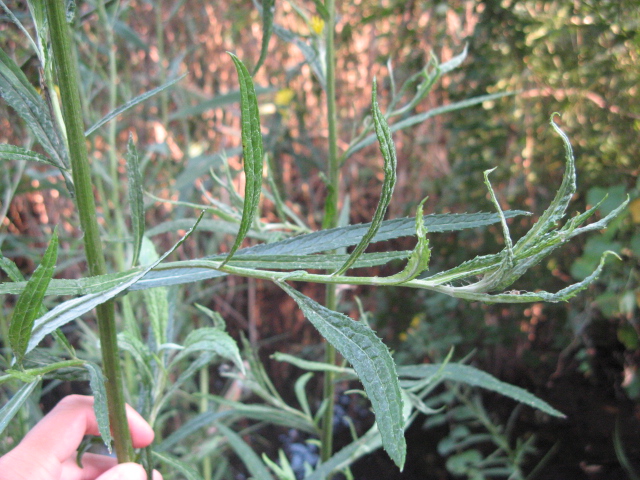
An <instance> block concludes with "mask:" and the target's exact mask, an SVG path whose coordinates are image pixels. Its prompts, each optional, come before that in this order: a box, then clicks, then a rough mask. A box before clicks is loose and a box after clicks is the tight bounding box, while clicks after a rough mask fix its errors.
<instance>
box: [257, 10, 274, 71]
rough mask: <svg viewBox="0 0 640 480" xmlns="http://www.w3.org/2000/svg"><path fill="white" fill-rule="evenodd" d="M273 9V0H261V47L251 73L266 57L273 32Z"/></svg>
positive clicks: (258, 67) (258, 68)
mask: <svg viewBox="0 0 640 480" xmlns="http://www.w3.org/2000/svg"><path fill="white" fill-rule="evenodd" d="M274 11H275V0H262V48H261V49H260V58H259V59H258V63H256V66H255V67H254V68H253V75H255V74H256V72H257V71H258V70H260V67H261V66H262V64H263V63H264V61H265V60H266V59H267V54H268V53H269V40H271V34H272V33H273V14H274Z"/></svg>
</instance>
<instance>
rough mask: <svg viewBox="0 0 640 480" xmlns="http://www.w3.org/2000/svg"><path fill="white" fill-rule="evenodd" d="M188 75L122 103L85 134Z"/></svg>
mask: <svg viewBox="0 0 640 480" xmlns="http://www.w3.org/2000/svg"><path fill="white" fill-rule="evenodd" d="M186 76H187V74H186V73H185V74H183V75H180V76H179V77H178V78H174V79H173V80H170V81H168V82H167V83H165V84H164V85H160V86H159V87H157V88H154V89H153V90H149V91H148V92H145V93H143V94H141V95H138V96H137V97H135V98H133V99H131V100H129V101H128V102H127V103H125V104H124V105H120V106H119V107H118V108H116V109H114V110H112V111H111V112H109V113H107V114H106V115H105V116H104V117H102V118H101V119H100V120H98V121H97V122H96V123H95V124H93V125H92V126H91V127H89V128H88V129H87V130H85V132H84V135H85V136H86V137H88V136H89V135H91V134H92V133H93V132H95V131H96V130H97V129H99V128H100V127H101V126H103V125H104V124H106V123H109V122H110V121H111V120H113V119H114V118H116V117H117V116H118V115H120V114H121V113H124V112H126V111H127V110H129V109H130V108H133V107H135V106H136V105H138V104H139V103H142V102H144V101H145V100H147V99H149V98H151V97H153V96H154V95H156V94H158V93H160V92H162V91H164V90H166V89H168V88H170V87H172V86H174V85H175V84H176V83H178V82H179V81H180V80H182V79H183V78H184V77H186Z"/></svg>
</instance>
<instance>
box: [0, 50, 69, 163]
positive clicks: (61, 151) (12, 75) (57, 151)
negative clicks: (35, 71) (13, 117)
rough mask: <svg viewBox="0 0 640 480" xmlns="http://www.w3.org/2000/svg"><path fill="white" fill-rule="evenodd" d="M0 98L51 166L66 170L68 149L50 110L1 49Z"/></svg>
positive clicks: (18, 68)
mask: <svg viewBox="0 0 640 480" xmlns="http://www.w3.org/2000/svg"><path fill="white" fill-rule="evenodd" d="M0 97H2V98H4V100H5V101H6V102H7V103H8V104H9V105H10V106H11V108H13V109H14V110H15V111H16V113H17V114H18V115H20V117H21V118H22V119H23V120H24V121H25V123H26V124H27V125H28V126H29V128H30V129H31V130H32V131H33V133H34V135H35V137H36V138H37V139H38V142H40V144H41V145H42V147H43V148H44V150H45V151H46V152H47V154H48V155H49V156H50V157H51V159H52V161H53V163H54V164H55V165H56V166H57V167H58V168H60V169H64V168H67V167H68V165H69V161H68V153H67V148H66V145H65V143H64V142H63V140H62V136H61V135H60V132H59V131H58V128H57V127H56V124H55V122H54V120H53V118H52V117H51V114H50V113H49V108H48V107H47V105H46V103H45V101H44V100H43V99H42V97H41V96H40V95H38V92H36V90H35V88H33V86H32V85H31V84H30V83H29V81H28V80H27V77H26V76H25V75H24V73H23V72H22V70H21V69H20V67H18V66H17V65H16V64H15V62H14V61H13V60H12V59H11V58H10V57H9V56H8V55H7V54H6V53H5V52H4V51H3V50H2V49H1V48H0Z"/></svg>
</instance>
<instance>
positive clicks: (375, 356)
mask: <svg viewBox="0 0 640 480" xmlns="http://www.w3.org/2000/svg"><path fill="white" fill-rule="evenodd" d="M280 286H281V287H282V288H283V289H284V290H285V291H286V292H287V293H288V294H289V295H290V296H291V297H292V298H293V299H294V300H295V301H296V303H297V304H298V306H299V307H300V308H301V309H302V312H303V313H304V315H305V317H307V319H308V320H309V321H310V322H311V323H312V324H313V326H314V327H316V329H317V330H318V331H319V332H320V334H321V335H322V336H323V337H324V338H325V339H326V340H327V341H328V342H329V343H330V344H331V345H333V346H334V347H335V349H336V350H337V351H338V352H340V354H341V355H342V356H343V357H344V358H345V359H346V360H347V361H348V362H349V363H351V365H353V368H354V370H355V371H356V374H357V375H358V378H359V379H360V381H361V382H362V385H363V386H364V389H365V391H366V392H367V396H368V397H369V399H370V401H371V406H372V407H373V411H374V413H375V416H376V422H377V424H378V429H379V430H380V435H381V436H382V445H383V446H384V448H385V450H386V451H387V453H388V454H389V456H390V457H391V459H392V460H393V461H394V462H395V464H396V465H397V466H398V468H400V469H402V467H403V466H404V461H405V456H406V443H405V440H404V428H403V427H404V420H403V416H402V394H401V392H400V386H399V384H398V376H397V374H396V369H395V364H394V363H393V359H392V358H391V354H390V353H389V350H388V349H387V347H386V346H385V344H384V343H382V340H380V339H379V338H378V337H377V336H376V334H375V333H374V332H373V330H371V328H369V326H368V325H366V324H365V323H363V322H356V321H353V320H352V319H351V318H349V317H347V316H346V315H343V314H342V313H339V312H334V311H332V310H329V309H328V308H326V307H323V306H322V305H320V304H319V303H317V302H315V301H313V300H312V299H310V298H309V297H307V296H305V295H303V294H301V293H300V292H298V291H296V290H295V289H293V288H291V287H289V286H288V285H286V284H284V283H281V284H280Z"/></svg>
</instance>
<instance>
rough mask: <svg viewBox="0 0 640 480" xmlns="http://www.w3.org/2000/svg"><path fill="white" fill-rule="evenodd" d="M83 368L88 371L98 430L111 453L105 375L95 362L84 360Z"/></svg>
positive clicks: (111, 439) (111, 438)
mask: <svg viewBox="0 0 640 480" xmlns="http://www.w3.org/2000/svg"><path fill="white" fill-rule="evenodd" d="M84 366H85V368H86V369H87V371H88V372H89V387H90V388H91V394H92V395H93V411H94V413H95V414H96V420H97V422H98V431H99V432H100V437H102V442H103V443H104V445H105V446H106V447H107V449H108V450H109V453H111V442H112V441H113V437H111V429H110V428H109V409H108V407H107V389H106V387H105V384H104V383H105V381H106V379H105V377H104V375H103V374H102V370H101V369H100V367H98V366H97V365H96V364H95V363H91V362H86V363H85V364H84Z"/></svg>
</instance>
